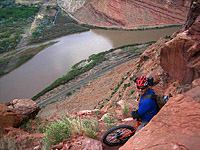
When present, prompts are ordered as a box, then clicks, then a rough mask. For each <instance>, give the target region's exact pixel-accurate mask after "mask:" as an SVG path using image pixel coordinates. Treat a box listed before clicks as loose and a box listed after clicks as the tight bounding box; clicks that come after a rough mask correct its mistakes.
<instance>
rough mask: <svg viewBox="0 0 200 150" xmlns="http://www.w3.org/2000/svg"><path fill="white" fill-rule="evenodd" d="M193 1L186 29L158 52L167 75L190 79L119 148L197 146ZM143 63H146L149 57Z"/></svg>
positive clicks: (197, 26)
mask: <svg viewBox="0 0 200 150" xmlns="http://www.w3.org/2000/svg"><path fill="white" fill-rule="evenodd" d="M194 5H195V8H196V9H191V11H190V14H189V17H188V20H187V24H186V26H185V29H186V30H185V31H183V32H181V33H179V34H178V35H177V36H175V38H173V39H172V40H170V41H168V42H167V43H165V44H164V45H163V46H162V47H161V53H160V57H161V66H162V68H163V69H164V70H165V72H167V73H168V74H169V76H170V78H171V79H172V78H173V79H177V80H178V81H179V82H180V83H182V84H185V83H189V84H190V83H191V82H192V83H191V84H190V86H189V87H188V88H184V89H182V90H181V91H179V92H178V95H177V94H175V93H174V94H175V95H174V97H172V98H171V99H170V100H169V102H168V103H167V104H166V105H165V106H164V107H163V108H162V109H161V111H160V112H159V113H158V114H157V115H156V116H155V117H154V118H153V119H152V120H151V121H150V123H149V124H148V125H147V126H146V127H145V128H143V129H142V130H141V131H140V132H138V133H137V134H135V135H134V136H133V137H132V138H131V139H130V140H129V141H128V142H127V143H126V144H125V145H124V146H122V147H121V148H120V150H127V149H129V150H142V149H151V150H154V149H155V150H157V149H183V150H186V149H192V150H198V149H199V147H200V144H199V142H198V141H199V139H200V128H199V126H200V115H199V108H200V94H199V91H200V78H199V77H200V70H199V68H200V63H199V62H200V61H199V60H200V45H199V41H200V39H199V37H200V18H199V17H200V16H199V15H200V13H199V8H200V1H199V0H193V1H192V5H191V7H192V8H194ZM146 54H147V51H146ZM144 56H148V55H145V54H143V57H141V58H143V59H141V60H142V61H145V59H144V58H146V57H144ZM146 63H148V64H149V63H150V62H149V60H148V61H146ZM168 79H169V78H168ZM194 79H195V80H194ZM164 82H165V83H167V82H169V80H165V81H164ZM170 88H171V87H170ZM165 91H167V90H166V89H165ZM185 91H187V92H185ZM180 93H181V94H180Z"/></svg>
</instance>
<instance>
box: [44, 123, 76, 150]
mask: <svg viewBox="0 0 200 150" xmlns="http://www.w3.org/2000/svg"><path fill="white" fill-rule="evenodd" d="M71 135H72V132H71V127H70V124H66V123H64V122H62V121H60V120H58V121H57V122H55V123H53V124H51V125H50V126H48V127H47V129H46V130H45V136H44V137H43V142H44V149H49V148H50V146H52V145H55V144H58V143H60V142H62V140H63V139H68V138H70V137H71Z"/></svg>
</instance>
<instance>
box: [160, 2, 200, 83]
mask: <svg viewBox="0 0 200 150" xmlns="http://www.w3.org/2000/svg"><path fill="white" fill-rule="evenodd" d="M197 2H198V1H197ZM197 2H193V3H192V5H191V7H192V8H193V9H191V10H190V13H189V15H188V16H189V17H188V20H187V23H186V26H185V31H184V32H181V33H179V34H178V35H177V36H176V37H175V38H174V39H173V40H171V41H169V42H167V43H166V44H165V45H164V46H163V47H162V49H161V66H162V68H163V69H164V70H165V71H166V72H168V73H169V75H170V76H171V77H173V78H175V79H177V80H179V82H181V83H182V84H186V83H191V82H192V81H193V80H194V79H196V78H199V77H200V43H199V41H200V16H199V14H200V2H198V3H197ZM195 8H196V9H195Z"/></svg>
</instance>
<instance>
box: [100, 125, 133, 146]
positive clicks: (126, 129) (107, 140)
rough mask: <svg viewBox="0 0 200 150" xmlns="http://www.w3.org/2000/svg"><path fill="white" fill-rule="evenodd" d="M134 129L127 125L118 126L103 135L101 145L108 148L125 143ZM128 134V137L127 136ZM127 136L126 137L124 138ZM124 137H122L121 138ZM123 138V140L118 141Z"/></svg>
mask: <svg viewBox="0 0 200 150" xmlns="http://www.w3.org/2000/svg"><path fill="white" fill-rule="evenodd" d="M134 130H135V128H134V127H132V126H129V125H120V126H117V127H114V128H111V129H110V130H108V131H107V132H106V133H105V134H104V135H103V138H102V139H103V143H104V144H106V145H108V146H118V145H122V144H124V143H126V141H127V140H128V139H129V138H130V137H131V136H133V135H134V134H135V132H133V133H131V134H129V133H130V132H132V131H134ZM128 134H129V135H128ZM125 135H127V136H125ZM123 136H124V137H123ZM121 137H123V139H120V138H121Z"/></svg>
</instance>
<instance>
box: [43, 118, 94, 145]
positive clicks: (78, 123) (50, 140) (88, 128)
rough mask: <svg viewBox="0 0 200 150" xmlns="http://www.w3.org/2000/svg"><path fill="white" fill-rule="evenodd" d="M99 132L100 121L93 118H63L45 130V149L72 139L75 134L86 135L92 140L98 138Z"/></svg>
mask: <svg viewBox="0 0 200 150" xmlns="http://www.w3.org/2000/svg"><path fill="white" fill-rule="evenodd" d="M97 131H98V121H97V120H93V119H91V118H85V119H80V118H78V119H75V118H70V117H64V116H63V117H62V118H61V119H59V120H57V121H56V122H54V123H53V124H51V125H49V126H48V127H47V128H46V130H45V132H44V133H45V136H44V137H43V143H44V149H49V148H50V147H51V146H52V145H55V144H58V143H60V142H62V141H63V140H64V139H68V138H71V135H72V134H73V133H75V134H78V133H80V132H82V133H85V134H86V136H88V137H90V138H95V137H96V132H97Z"/></svg>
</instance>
